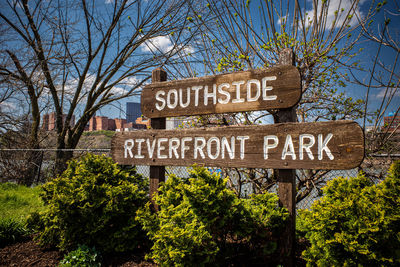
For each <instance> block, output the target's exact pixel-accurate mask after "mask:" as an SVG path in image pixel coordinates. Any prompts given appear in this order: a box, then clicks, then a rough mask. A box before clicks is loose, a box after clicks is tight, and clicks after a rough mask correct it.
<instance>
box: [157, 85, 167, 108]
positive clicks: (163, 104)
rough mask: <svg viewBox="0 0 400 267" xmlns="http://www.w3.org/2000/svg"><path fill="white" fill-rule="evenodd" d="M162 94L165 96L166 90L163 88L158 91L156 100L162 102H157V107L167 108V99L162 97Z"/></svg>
mask: <svg viewBox="0 0 400 267" xmlns="http://www.w3.org/2000/svg"><path fill="white" fill-rule="evenodd" d="M162 96H165V92H164V91H163V90H160V91H157V93H156V100H157V101H159V102H161V104H159V103H157V102H156V109H158V110H163V109H164V108H165V99H164V98H162Z"/></svg>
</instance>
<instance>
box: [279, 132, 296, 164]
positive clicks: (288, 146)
mask: <svg viewBox="0 0 400 267" xmlns="http://www.w3.org/2000/svg"><path fill="white" fill-rule="evenodd" d="M286 156H291V157H292V159H293V160H295V159H296V153H295V151H294V146H293V140H292V136H291V135H290V134H288V135H287V136H286V140H285V146H284V147H283V151H282V159H283V160H284V159H286Z"/></svg>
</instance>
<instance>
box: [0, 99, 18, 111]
mask: <svg viewBox="0 0 400 267" xmlns="http://www.w3.org/2000/svg"><path fill="white" fill-rule="evenodd" d="M16 109H17V106H16V104H15V103H12V102H8V101H4V102H1V103H0V110H3V111H4V110H7V111H13V110H16Z"/></svg>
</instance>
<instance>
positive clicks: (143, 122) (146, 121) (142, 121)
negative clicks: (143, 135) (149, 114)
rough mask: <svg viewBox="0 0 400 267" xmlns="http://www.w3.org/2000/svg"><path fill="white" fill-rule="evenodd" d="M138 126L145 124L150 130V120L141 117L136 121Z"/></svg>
mask: <svg viewBox="0 0 400 267" xmlns="http://www.w3.org/2000/svg"><path fill="white" fill-rule="evenodd" d="M135 123H136V124H143V125H146V127H147V128H150V120H149V119H146V118H143V117H139V118H137V119H136V121H135Z"/></svg>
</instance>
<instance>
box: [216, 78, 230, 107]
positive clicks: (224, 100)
mask: <svg viewBox="0 0 400 267" xmlns="http://www.w3.org/2000/svg"><path fill="white" fill-rule="evenodd" d="M224 87H225V88H226V89H229V87H230V86H229V83H221V84H220V85H218V93H219V94H221V95H224V96H225V99H222V98H221V97H218V103H220V104H228V103H229V100H231V94H230V93H229V92H227V91H224V90H223V88H224Z"/></svg>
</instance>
